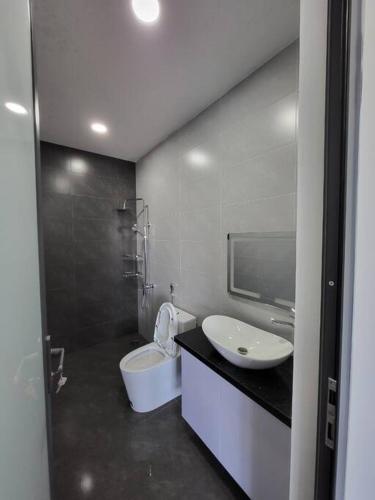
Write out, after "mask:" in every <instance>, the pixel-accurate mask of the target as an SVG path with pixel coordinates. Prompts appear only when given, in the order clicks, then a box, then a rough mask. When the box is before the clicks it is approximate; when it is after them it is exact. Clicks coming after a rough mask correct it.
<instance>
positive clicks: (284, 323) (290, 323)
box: [271, 307, 296, 328]
mask: <svg viewBox="0 0 375 500" xmlns="http://www.w3.org/2000/svg"><path fill="white" fill-rule="evenodd" d="M295 315H296V310H295V308H294V307H291V308H290V314H289V318H291V319H293V320H294V318H295ZM271 323H272V324H274V325H282V326H290V327H291V328H294V321H284V320H282V319H275V318H271Z"/></svg>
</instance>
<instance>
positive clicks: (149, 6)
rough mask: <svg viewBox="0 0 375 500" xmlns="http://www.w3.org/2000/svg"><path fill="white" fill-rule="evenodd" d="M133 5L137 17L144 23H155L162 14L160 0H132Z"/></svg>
mask: <svg viewBox="0 0 375 500" xmlns="http://www.w3.org/2000/svg"><path fill="white" fill-rule="evenodd" d="M132 7H133V11H134V14H135V15H136V16H137V18H138V19H139V20H140V21H142V22H144V23H154V22H155V21H156V20H157V19H158V17H159V15H160V5H159V1H158V0H132Z"/></svg>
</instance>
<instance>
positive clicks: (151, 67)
mask: <svg viewBox="0 0 375 500" xmlns="http://www.w3.org/2000/svg"><path fill="white" fill-rule="evenodd" d="M130 3H131V2H130V0H34V1H33V4H34V39H35V45H36V68H37V90H38V94H39V100H40V114H41V138H42V139H43V140H46V141H50V142H55V143H59V144H63V145H66V146H71V147H76V148H80V149H83V150H87V151H93V152H96V153H101V154H106V155H109V156H114V157H118V158H124V159H128V160H138V159H139V158H140V157H142V156H143V155H145V154H146V153H147V152H148V151H150V150H151V149H152V148H153V147H154V146H155V145H157V144H158V143H159V142H161V141H162V140H163V139H164V138H166V137H167V136H168V135H169V134H171V133H172V132H173V131H175V130H176V129H178V128H180V127H181V126H182V125H183V124H185V123H186V122H188V121H189V120H190V119H191V118H193V117H194V116H195V115H197V114H198V113H199V112H200V111H202V110H203V109H205V108H206V107H207V106H208V105H209V104H211V103H212V102H214V101H215V100H216V99H218V98H219V97H221V96H222V95H223V94H225V93H226V92H227V91H228V90H229V89H231V88H232V87H233V86H234V85H236V84H237V83H238V82H239V81H241V80H242V79H243V78H245V77H246V76H247V75H248V74H249V73H251V72H252V71H253V70H254V69H255V68H257V67H258V66H260V65H261V64H263V63H264V62H266V61H267V60H268V59H270V58H271V57H272V56H273V55H275V54H276V53H277V52H279V51H280V50H281V49H283V48H284V47H286V46H287V45H289V44H290V43H291V42H292V41H294V40H295V39H296V38H297V37H298V29H299V1H298V0H160V4H161V17H160V20H159V22H158V23H157V24H155V25H152V26H150V25H145V24H141V23H139V22H137V20H136V19H135V17H134V15H133V12H132V9H131V5H130ZM92 121H101V122H104V123H106V124H107V125H108V127H109V132H108V134H107V135H105V136H98V135H96V134H94V133H93V132H92V131H91V130H90V128H89V124H90V123H91V122H92Z"/></svg>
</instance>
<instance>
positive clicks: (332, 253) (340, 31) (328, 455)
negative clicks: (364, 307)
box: [315, 0, 351, 500]
mask: <svg viewBox="0 0 375 500" xmlns="http://www.w3.org/2000/svg"><path fill="white" fill-rule="evenodd" d="M327 14H328V15H327V66H326V75H327V76H326V116H325V154H324V163H325V165H324V208H323V255H322V296H321V331H320V361H319V363H320V366H319V399H318V425H317V442H316V471H315V473H316V476H315V499H316V500H328V499H331V498H333V493H334V477H335V466H336V451H335V448H336V442H337V425H336V422H337V421H338V412H339V408H338V393H339V386H340V381H339V371H340V352H341V327H342V324H341V318H342V304H343V269H344V244H345V201H346V177H347V128H348V85H349V51H350V17H351V0H328V13H327ZM329 379H331V380H332V381H336V387H335V383H334V382H331V385H330V389H329ZM329 405H330V406H329ZM327 438H331V444H330V445H328V444H327ZM330 446H331V447H330Z"/></svg>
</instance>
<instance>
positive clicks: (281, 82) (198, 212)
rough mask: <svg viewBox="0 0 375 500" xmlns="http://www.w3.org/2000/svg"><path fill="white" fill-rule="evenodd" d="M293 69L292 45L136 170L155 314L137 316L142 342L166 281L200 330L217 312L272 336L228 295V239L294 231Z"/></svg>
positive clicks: (258, 317)
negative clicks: (146, 215) (146, 210)
mask: <svg viewBox="0 0 375 500" xmlns="http://www.w3.org/2000/svg"><path fill="white" fill-rule="evenodd" d="M297 61H298V46H297V44H296V43H295V44H294V45H292V46H290V47H289V48H287V49H286V50H284V51H283V52H282V53H281V54H280V55H278V56H277V57H275V58H274V59H273V60H271V61H270V62H269V63H267V64H266V65H265V66H263V67H262V68H260V69H259V70H258V71H257V72H255V73H254V74H253V75H251V76H250V77H249V78H247V79H246V80H245V81H244V82H242V83H241V84H240V85H239V86H237V87H235V88H234V89H233V90H232V91H230V92H229V93H228V94H227V95H225V96H224V97H223V98H222V99H220V100H219V101H218V102H217V103H215V104H213V105H212V106H210V107H209V108H208V109H207V110H206V111H205V112H203V113H202V114H200V115H199V116H198V117H197V118H195V119H194V120H193V121H191V122H189V123H188V124H187V125H186V126H185V127H183V128H182V129H180V130H179V131H178V132H177V133H175V134H173V135H172V136H171V137H170V138H169V139H167V140H166V141H165V142H163V143H162V144H161V145H160V146H158V147H157V148H156V149H154V150H153V151H151V152H150V153H149V154H148V155H147V156H146V157H145V158H143V159H142V160H141V161H139V162H138V163H137V169H136V170H137V196H142V197H144V198H145V200H146V202H147V203H148V204H149V205H150V221H151V224H152V231H151V281H153V282H154V283H156V288H155V290H154V292H153V307H152V308H151V310H149V311H148V314H147V313H145V312H144V311H140V331H141V333H142V334H143V335H145V336H146V337H148V338H150V336H151V335H152V330H153V320H154V317H155V311H156V309H157V308H158V307H159V305H160V304H161V302H163V301H165V300H169V283H170V282H175V283H177V289H176V304H177V305H179V306H181V307H182V308H183V309H186V310H187V311H189V312H191V313H193V314H195V315H197V316H198V319H199V321H201V320H202V319H203V318H204V317H205V316H207V315H210V314H217V313H223V314H228V315H232V316H235V317H236V318H238V319H243V320H245V321H248V322H250V323H253V324H256V325H259V326H263V327H265V328H266V329H268V330H271V329H272V324H271V323H270V316H271V314H272V313H271V312H270V310H269V308H268V309H267V308H264V307H263V308H262V307H260V306H257V305H255V304H254V303H251V302H250V301H248V300H243V299H240V298H235V297H233V296H231V295H229V294H228V293H227V291H226V288H227V284H226V272H227V266H226V245H227V239H226V236H227V233H228V232H246V231H293V230H295V216H296V210H295V209H296V167H297V152H296V146H297V144H296V109H297V90H298V64H297ZM198 77H199V76H198ZM273 314H274V313H273ZM273 328H274V329H275V327H273ZM280 330H281V331H280V333H282V334H284V335H285V336H289V337H290V336H291V332H290V329H288V328H283V329H280Z"/></svg>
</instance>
